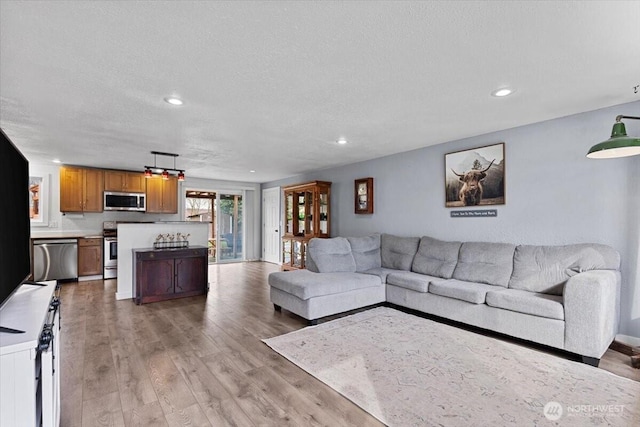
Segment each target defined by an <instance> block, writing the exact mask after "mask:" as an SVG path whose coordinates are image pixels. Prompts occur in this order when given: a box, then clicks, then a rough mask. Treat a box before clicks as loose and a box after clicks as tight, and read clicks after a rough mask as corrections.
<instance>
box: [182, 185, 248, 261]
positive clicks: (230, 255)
mask: <svg viewBox="0 0 640 427" xmlns="http://www.w3.org/2000/svg"><path fill="white" fill-rule="evenodd" d="M242 201H243V198H242V195H241V194H224V193H217V192H215V191H201V190H187V191H186V200H185V216H186V218H185V219H186V220H187V221H199V222H208V223H210V227H209V236H208V238H209V244H208V245H209V248H208V249H209V251H208V252H209V262H210V263H215V262H229V261H231V262H233V261H242V260H244V251H243V240H244V234H243V218H244V215H243V203H242Z"/></svg>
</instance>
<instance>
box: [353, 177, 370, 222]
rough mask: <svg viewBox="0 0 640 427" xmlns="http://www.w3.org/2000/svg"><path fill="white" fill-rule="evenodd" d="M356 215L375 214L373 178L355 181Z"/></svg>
mask: <svg viewBox="0 0 640 427" xmlns="http://www.w3.org/2000/svg"><path fill="white" fill-rule="evenodd" d="M355 184H356V185H355V213H357V214H372V213H373V178H361V179H356V181H355Z"/></svg>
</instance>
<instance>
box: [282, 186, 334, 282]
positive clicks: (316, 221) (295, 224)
mask: <svg viewBox="0 0 640 427" xmlns="http://www.w3.org/2000/svg"><path fill="white" fill-rule="evenodd" d="M283 192H284V204H285V233H284V237H283V238H282V243H283V244H282V248H283V249H282V269H283V270H297V269H301V268H306V266H305V257H306V249H307V243H308V242H309V240H311V239H312V238H314V237H318V238H328V237H330V235H331V183H330V182H327V181H312V182H307V183H304V184H297V185H291V186H288V187H284V188H283Z"/></svg>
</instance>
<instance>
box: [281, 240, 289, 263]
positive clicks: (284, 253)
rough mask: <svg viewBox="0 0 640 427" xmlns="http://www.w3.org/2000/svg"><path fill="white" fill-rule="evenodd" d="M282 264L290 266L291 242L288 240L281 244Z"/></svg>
mask: <svg viewBox="0 0 640 427" xmlns="http://www.w3.org/2000/svg"><path fill="white" fill-rule="evenodd" d="M282 263H283V264H284V265H291V240H288V239H287V240H284V241H283V242H282Z"/></svg>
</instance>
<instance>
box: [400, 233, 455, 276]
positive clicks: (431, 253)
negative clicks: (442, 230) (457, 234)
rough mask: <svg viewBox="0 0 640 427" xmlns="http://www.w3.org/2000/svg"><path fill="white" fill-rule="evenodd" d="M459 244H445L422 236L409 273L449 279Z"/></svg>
mask: <svg viewBox="0 0 640 427" xmlns="http://www.w3.org/2000/svg"><path fill="white" fill-rule="evenodd" d="M460 245H462V243H460V242H445V241H442V240H438V239H434V238H431V237H427V236H424V237H423V238H422V239H420V246H418V252H417V253H416V256H415V258H414V259H413V265H412V266H411V271H413V272H416V273H420V274H427V275H429V276H435V277H442V278H444V279H450V278H451V276H452V275H453V270H454V269H455V268H456V264H457V263H458V252H460Z"/></svg>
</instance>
